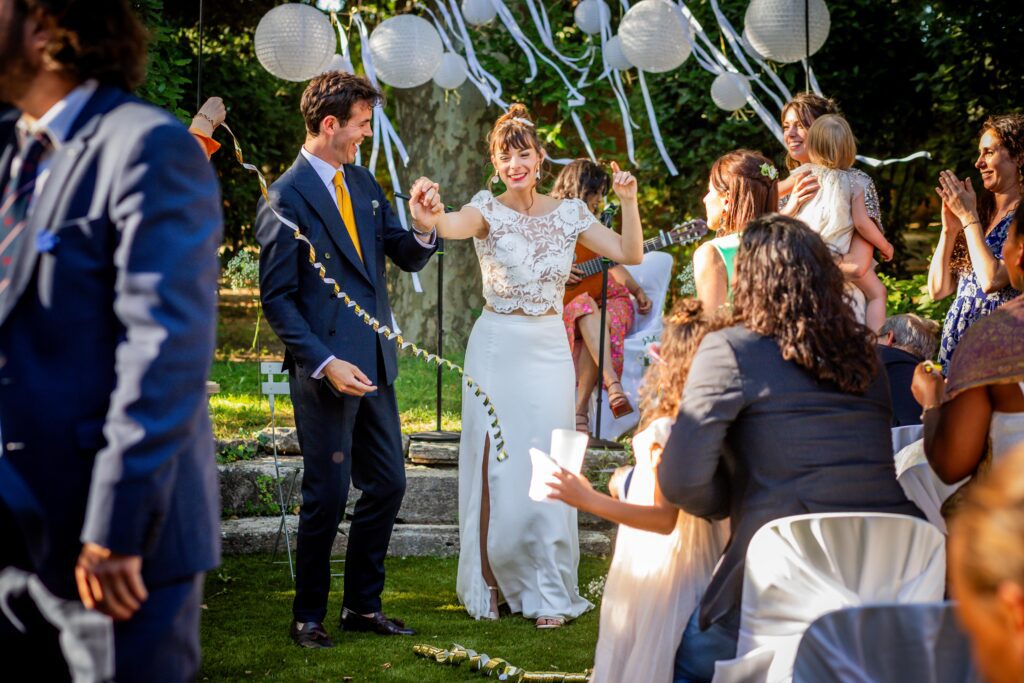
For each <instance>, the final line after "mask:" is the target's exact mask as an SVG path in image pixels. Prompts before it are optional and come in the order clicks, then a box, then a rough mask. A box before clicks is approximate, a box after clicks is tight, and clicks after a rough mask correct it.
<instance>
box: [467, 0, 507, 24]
mask: <svg viewBox="0 0 1024 683" xmlns="http://www.w3.org/2000/svg"><path fill="white" fill-rule="evenodd" d="M496 16H498V10H496V9H495V8H494V5H493V4H492V3H491V0H462V18H463V19H465V20H466V23H468V24H470V25H471V26H483V25H484V24H487V23H490V22H491V21H494V17H496Z"/></svg>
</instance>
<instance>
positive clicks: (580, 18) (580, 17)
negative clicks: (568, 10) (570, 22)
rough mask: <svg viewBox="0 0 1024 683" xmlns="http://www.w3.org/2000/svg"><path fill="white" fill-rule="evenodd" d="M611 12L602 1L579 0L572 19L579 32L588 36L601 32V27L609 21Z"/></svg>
mask: <svg viewBox="0 0 1024 683" xmlns="http://www.w3.org/2000/svg"><path fill="white" fill-rule="evenodd" d="M611 17H612V11H611V10H610V9H609V8H608V3H607V2H605V1H604V0H580V3H579V4H578V5H576V10H575V11H574V12H573V18H574V19H575V20H576V25H577V26H579V27H580V30H581V31H583V32H584V33H586V34H588V35H591V36H592V35H595V34H597V33H600V32H601V27H602V26H604V25H605V23H606V22H608V21H610V20H611Z"/></svg>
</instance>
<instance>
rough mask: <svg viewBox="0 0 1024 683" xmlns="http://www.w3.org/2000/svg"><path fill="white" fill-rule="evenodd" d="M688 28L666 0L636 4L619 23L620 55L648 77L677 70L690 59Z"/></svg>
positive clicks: (647, 0)
mask: <svg viewBox="0 0 1024 683" xmlns="http://www.w3.org/2000/svg"><path fill="white" fill-rule="evenodd" d="M688 26H689V24H688V22H687V21H686V19H685V18H684V17H683V15H682V13H681V12H680V11H679V6H678V5H676V4H675V3H673V2H669V0H640V2H638V3H637V4H635V5H633V6H632V7H630V8H629V11H627V12H626V14H625V15H623V17H622V21H621V22H620V23H619V38H621V40H622V53H623V55H624V56H625V58H626V59H627V60H628V61H629V63H630V64H634V65H635V66H636V67H637V68H638V69H643V70H644V71H650V72H652V73H662V72H664V71H672V70H673V69H678V68H679V67H680V66H681V65H682V63H683V62H685V61H686V58H687V57H689V56H690V34H689V28H688Z"/></svg>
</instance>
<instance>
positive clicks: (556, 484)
mask: <svg viewBox="0 0 1024 683" xmlns="http://www.w3.org/2000/svg"><path fill="white" fill-rule="evenodd" d="M551 476H552V478H551V480H550V481H548V482H547V485H548V487H549V488H550V489H551V493H549V494H548V498H551V499H552V500H560V501H562V502H563V503H565V504H566V505H571V506H572V507H574V508H582V507H583V506H584V505H586V503H587V500H588V499H589V498H590V497H591V496H593V495H594V487H593V486H591V485H590V482H589V481H587V478H586V477H584V476H583V475H582V474H576V473H575V472H570V471H569V470H567V469H565V468H561V467H560V468H559V469H557V470H555V472H554V474H552V475H551Z"/></svg>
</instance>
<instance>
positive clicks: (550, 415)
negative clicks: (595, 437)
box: [410, 104, 643, 628]
mask: <svg viewBox="0 0 1024 683" xmlns="http://www.w3.org/2000/svg"><path fill="white" fill-rule="evenodd" d="M488 143H489V146H490V153H491V157H490V158H491V163H492V164H493V165H494V176H493V178H492V184H497V182H498V181H501V183H502V184H504V186H505V192H503V193H501V194H498V195H495V194H494V193H492V192H491V191H489V190H484V191H482V192H479V193H478V194H477V195H476V196H474V197H473V199H472V201H470V202H469V204H467V205H466V206H464V207H462V209H461V210H460V211H457V212H454V213H448V214H445V213H442V212H441V211H440V207H439V205H436V206H435V202H434V199H435V198H436V197H437V195H438V192H439V188H438V186H437V184H435V183H434V182H432V181H431V180H429V179H427V178H420V179H419V180H417V181H416V183H415V184H414V185H413V188H412V191H411V192H410V194H411V195H412V200H411V201H410V205H411V209H412V213H413V220H414V226H413V227H414V229H415V230H421V231H429V229H430V228H434V227H436V228H437V231H438V234H439V235H440V236H441V237H443V238H445V239H467V238H470V237H471V238H473V242H474V246H475V247H476V253H477V257H478V258H479V260H480V271H481V275H482V279H483V294H484V299H485V301H486V305H485V306H484V310H483V313H482V315H481V316H480V318H479V319H477V321H476V323H475V324H474V326H473V331H472V333H471V334H470V338H469V344H468V346H467V348H466V364H465V365H466V372H467V373H468V374H469V375H470V376H472V377H473V378H475V379H476V380H477V381H478V382H479V386H480V387H481V388H482V389H483V390H484V391H486V392H487V394H488V395H489V396H490V398H491V401H492V402H493V405H494V409H495V411H496V414H497V418H498V420H499V421H500V426H501V436H502V438H503V440H504V443H503V450H504V451H505V452H506V453H507V454H508V458H507V459H504V460H503V461H499V460H498V456H499V449H501V448H502V444H497V443H492V442H491V434H492V427H491V423H492V422H493V420H494V418H493V417H492V416H491V415H489V414H488V412H487V410H486V408H485V407H484V406H483V405H482V403H481V401H480V399H479V397H478V396H477V395H476V392H475V389H473V388H470V387H468V386H464V388H463V399H462V442H461V444H460V446H459V538H460V553H459V572H458V579H457V585H456V592H457V593H458V596H459V599H460V600H461V601H462V604H463V605H465V607H466V611H467V612H469V614H470V616H472V617H473V618H475V619H497V618H498V606H499V602H500V601H501V599H502V598H504V601H505V602H506V603H507V604H508V607H509V609H510V610H511V611H512V612H513V613H521V614H522V615H523V616H524V617H526V618H528V619H534V620H536V625H537V627H538V628H557V627H559V626H561V625H562V624H564V623H565V621H566V620H567V619H573V618H575V617H578V616H579V615H580V614H582V613H583V612H585V611H587V610H588V609H590V608H591V607H592V605H591V604H590V603H589V602H587V601H586V600H585V599H584V598H582V597H581V596H580V594H579V588H578V585H577V583H578V581H577V565H578V563H579V539H578V531H577V525H576V511H575V510H574V509H572V508H570V507H568V506H564V505H552V504H550V503H548V502H543V501H542V502H536V501H533V500H531V499H530V497H529V495H528V491H529V484H530V478H531V473H532V467H531V463H530V456H529V449H530V448H531V447H535V448H539V449H541V450H544V451H547V450H548V448H549V446H550V443H551V432H552V430H554V429H573V428H574V425H575V420H574V418H573V415H574V413H575V396H574V386H575V371H574V369H573V363H572V355H571V354H570V352H569V341H568V339H566V334H565V327H564V325H563V323H562V299H563V296H564V294H565V282H566V280H567V279H568V277H569V271H570V269H571V267H572V261H573V253H574V251H575V247H576V242H577V240H579V242H580V243H581V244H583V245H584V246H586V247H588V248H590V249H592V250H593V251H594V252H596V253H597V254H599V255H601V256H606V257H608V258H610V259H612V260H613V261H616V262H619V263H624V264H636V263H639V262H640V260H641V258H643V234H642V228H641V226H640V211H639V209H638V207H637V183H636V179H635V178H633V176H632V175H631V174H630V173H628V172H625V171H620V170H619V168H618V166H617V165H615V164H614V163H613V164H612V170H613V171H614V173H613V177H612V189H613V190H614V191H615V194H616V195H617V196H618V198H619V201H620V203H621V206H622V234H621V235H620V234H617V233H615V232H614V231H612V230H609V229H608V228H606V227H605V226H603V225H601V223H599V222H598V221H597V219H595V218H594V215H593V214H592V213H590V211H589V210H588V208H587V205H586V203H585V202H584V201H583V200H581V199H556V198H554V197H550V196H547V195H544V194H541V193H540V192H539V191H538V188H537V185H538V182H539V180H540V175H541V168H542V166H543V163H544V158H545V154H544V149H543V146H542V145H541V142H540V138H538V137H537V131H536V128H535V127H534V123H533V121H532V120H531V119H530V116H529V113H528V112H527V110H526V107H524V106H523V105H521V104H514V105H512V107H511V108H510V109H509V111H508V112H507V113H506V114H504V115H503V116H502V117H501V118H499V119H498V121H497V122H496V123H495V125H494V129H493V130H492V131H491V133H490V135H489V136H488ZM438 204H439V203H438Z"/></svg>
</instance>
